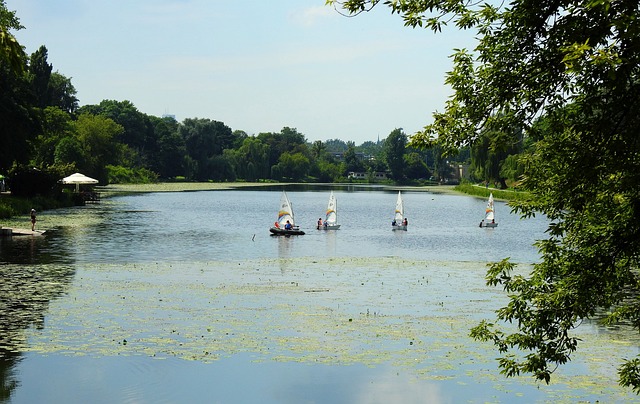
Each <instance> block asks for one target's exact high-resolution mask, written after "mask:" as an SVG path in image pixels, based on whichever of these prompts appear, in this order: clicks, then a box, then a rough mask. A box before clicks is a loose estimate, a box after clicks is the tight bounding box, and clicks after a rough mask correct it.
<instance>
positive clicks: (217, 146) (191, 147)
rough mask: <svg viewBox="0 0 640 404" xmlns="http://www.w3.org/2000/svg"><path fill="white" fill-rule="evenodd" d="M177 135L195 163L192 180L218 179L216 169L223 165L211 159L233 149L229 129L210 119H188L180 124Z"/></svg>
mask: <svg viewBox="0 0 640 404" xmlns="http://www.w3.org/2000/svg"><path fill="white" fill-rule="evenodd" d="M179 133H180V135H181V136H182V138H183V139H184V142H185V146H186V150H187V154H188V155H189V157H191V158H192V159H193V160H194V161H195V162H196V163H197V172H196V173H195V178H194V179H197V180H200V181H204V180H208V179H213V178H215V177H218V176H219V174H218V173H216V172H215V170H216V167H223V164H222V163H220V161H219V160H215V159H214V160H212V158H213V157H214V156H221V155H222V152H223V150H225V149H231V148H233V144H234V137H233V132H232V131H231V128H229V127H228V126H226V125H225V124H224V123H222V122H218V121H212V120H210V119H201V118H188V119H185V120H184V121H183V122H182V125H181V126H180V127H179ZM225 164H226V163H225ZM224 169H225V170H227V167H226V166H225V167H224Z"/></svg>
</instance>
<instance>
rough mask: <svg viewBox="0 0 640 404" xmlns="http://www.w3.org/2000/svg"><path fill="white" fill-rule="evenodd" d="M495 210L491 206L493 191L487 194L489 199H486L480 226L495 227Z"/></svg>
mask: <svg viewBox="0 0 640 404" xmlns="http://www.w3.org/2000/svg"><path fill="white" fill-rule="evenodd" d="M496 226H498V223H497V222H496V211H495V209H494V206H493V193H491V194H489V200H488V201H487V207H486V208H485V212H484V219H482V221H481V222H480V227H496Z"/></svg>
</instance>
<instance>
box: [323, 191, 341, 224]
mask: <svg viewBox="0 0 640 404" xmlns="http://www.w3.org/2000/svg"><path fill="white" fill-rule="evenodd" d="M339 228H340V225H339V224H338V201H337V199H336V197H335V195H333V191H331V194H330V195H329V203H328V204H327V213H326V216H325V220H324V223H322V224H321V223H318V230H338V229H339Z"/></svg>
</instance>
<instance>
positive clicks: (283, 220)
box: [269, 191, 304, 236]
mask: <svg viewBox="0 0 640 404" xmlns="http://www.w3.org/2000/svg"><path fill="white" fill-rule="evenodd" d="M269 231H270V232H271V234H272V235H275V236H291V235H303V234H304V232H303V231H302V230H300V228H299V227H298V226H296V222H295V220H294V218H293V207H292V206H291V201H290V200H289V197H288V196H287V193H286V192H284V191H282V196H281V197H280V209H279V210H278V220H276V222H275V223H274V225H273V227H271V228H270V229H269Z"/></svg>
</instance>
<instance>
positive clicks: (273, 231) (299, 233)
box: [269, 227, 304, 236]
mask: <svg viewBox="0 0 640 404" xmlns="http://www.w3.org/2000/svg"><path fill="white" fill-rule="evenodd" d="M269 232H271V234H272V235H274V236H302V235H304V232H303V231H302V230H300V229H293V230H285V229H279V228H277V227H272V228H270V229H269Z"/></svg>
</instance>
